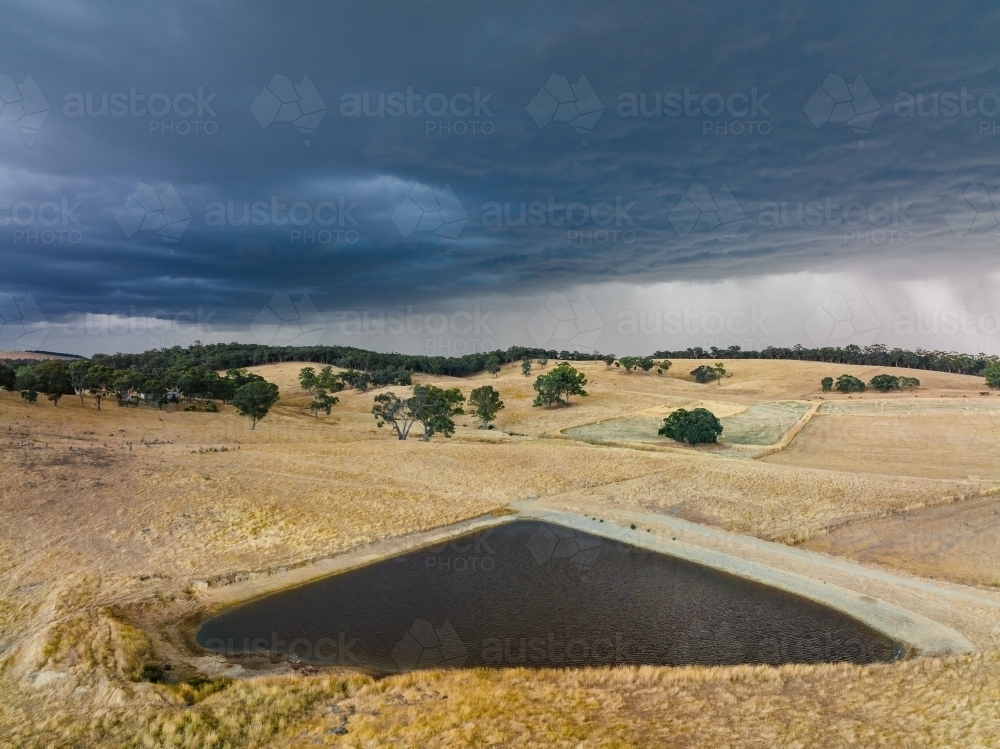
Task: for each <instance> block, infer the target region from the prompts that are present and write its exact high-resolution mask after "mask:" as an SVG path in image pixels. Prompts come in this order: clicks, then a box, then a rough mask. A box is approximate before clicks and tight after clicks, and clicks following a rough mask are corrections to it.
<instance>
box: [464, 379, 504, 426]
mask: <svg viewBox="0 0 1000 749" xmlns="http://www.w3.org/2000/svg"><path fill="white" fill-rule="evenodd" d="M469 405H470V406H472V407H473V408H474V409H475V414H476V416H478V417H479V420H480V421H481V422H482V428H483V429H489V428H490V422H491V421H493V419H495V418H496V415H497V413H499V412H500V410H501V409H502V408H503V401H502V400H500V393H498V392H497V391H496V390H494V389H493V387H492V386H491V385H483V386H482V387H481V388H476V389H475V390H473V391H472V392H471V393H469Z"/></svg>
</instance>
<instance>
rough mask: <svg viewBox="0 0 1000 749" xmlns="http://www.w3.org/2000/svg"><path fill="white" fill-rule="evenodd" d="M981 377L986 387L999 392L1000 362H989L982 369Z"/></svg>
mask: <svg viewBox="0 0 1000 749" xmlns="http://www.w3.org/2000/svg"><path fill="white" fill-rule="evenodd" d="M983 377H984V378H986V387H988V388H990V389H991V390H1000V361H991V362H990V363H989V364H987V365H986V366H985V367H983Z"/></svg>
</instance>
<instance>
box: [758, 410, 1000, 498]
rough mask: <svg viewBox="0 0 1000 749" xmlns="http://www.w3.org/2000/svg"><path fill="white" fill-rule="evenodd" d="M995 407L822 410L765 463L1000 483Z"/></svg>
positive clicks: (999, 435) (998, 423)
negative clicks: (849, 412)
mask: <svg viewBox="0 0 1000 749" xmlns="http://www.w3.org/2000/svg"><path fill="white" fill-rule="evenodd" d="M983 400H985V399H983ZM990 405H994V404H993V403H991V404H990ZM995 405H996V409H997V410H996V412H995V413H962V414H955V413H952V414H948V413H941V414H935V413H921V414H912V415H896V414H885V415H864V416H861V415H859V416H846V415H826V414H823V413H822V412H820V413H819V414H817V415H816V416H814V417H813V418H812V420H811V421H810V422H809V424H807V425H806V427H805V429H804V430H803V431H802V432H801V433H800V434H799V435H798V437H796V438H795V440H794V441H793V442H792V443H791V445H789V446H788V448H787V449H785V450H784V451H782V452H780V453H776V454H774V455H771V456H768V457H766V458H764V460H765V461H766V462H769V463H779V464H782V465H789V466H807V467H824V468H833V469H836V470H842V471H861V472H867V473H882V474H898V475H901V476H922V477H928V478H931V477H940V476H954V477H956V478H958V477H967V476H975V477H978V478H981V479H983V480H992V481H994V482H995V481H996V480H1000V460H997V455H998V452H1000V399H998V400H997V402H996V403H995Z"/></svg>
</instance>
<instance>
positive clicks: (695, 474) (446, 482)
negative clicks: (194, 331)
mask: <svg viewBox="0 0 1000 749" xmlns="http://www.w3.org/2000/svg"><path fill="white" fill-rule="evenodd" d="M697 364H698V362H692V361H687V362H676V363H675V366H676V369H678V370H679V371H680V372H681V373H684V372H686V371H688V370H689V369H692V368H693V367H694V366H696V365H697ZM726 364H727V368H728V369H729V370H730V371H731V372H733V377H732V378H729V379H727V380H726V381H725V382H724V383H722V384H719V385H716V384H712V385H698V384H696V383H693V382H690V381H687V380H685V379H684V378H683V377H678V376H668V377H661V376H657V375H655V374H642V373H633V374H632V375H626V374H625V373H623V372H621V371H620V370H614V369H612V370H610V371H609V370H607V369H606V368H605V365H604V364H603V363H600V364H593V363H583V364H581V365H579V366H580V368H581V369H583V370H584V371H585V373H586V374H587V376H588V377H589V378H590V380H591V382H590V384H588V385H587V389H588V391H590V393H591V395H590V397H588V398H575V399H574V402H573V405H572V406H571V407H570V408H561V409H552V410H546V409H536V408H532V407H531V399H532V398H533V396H534V393H533V391H532V389H531V383H532V381H533V379H534V378H533V377H531V378H525V377H523V376H521V374H520V368H519V365H508V366H506V367H505V368H504V370H503V372H502V373H501V376H500V377H498V378H495V379H494V378H491V377H489V376H488V375H479V376H476V377H471V378H468V379H463V380H454V379H451V378H445V377H439V378H435V377H429V376H417V377H416V378H415V380H416V381H417V382H433V383H435V384H440V385H442V386H448V387H450V386H456V385H457V386H459V387H461V388H462V390H463V392H465V393H466V394H468V392H469V391H470V390H471V389H472V388H474V387H478V386H480V385H482V384H492V385H494V386H495V387H497V388H498V389H499V390H500V392H501V394H502V397H503V399H504V401H505V402H506V404H507V408H506V409H505V410H504V411H502V412H501V413H500V417H499V418H498V420H497V426H498V428H497V429H496V430H492V431H483V430H479V429H476V428H475V424H474V420H473V419H472V418H471V417H461V418H460V419H459V428H458V430H457V432H456V435H455V437H454V439H452V440H450V441H449V440H442V439H439V438H435V439H434V440H433V441H432V442H430V443H421V442H419V441H417V440H415V439H412V438H411V440H408V441H406V442H400V441H398V440H396V439H395V438H394V437H392V435H391V434H389V433H387V431H386V430H381V431H380V430H378V429H376V428H375V424H374V419H373V418H372V416H371V414H370V413H369V410H370V408H371V402H372V395H373V394H372V393H371V392H369V393H364V394H362V393H355V392H344V393H340V394H339V397H340V399H341V402H340V403H339V404H338V405H337V406H336V407H335V408H334V412H333V415H332V416H330V417H324V418H322V419H319V420H316V419H313V418H312V417H311V416H309V415H308V413H307V411H306V404H307V403H308V400H309V397H308V395H307V394H306V393H304V392H302V391H300V390H299V389H298V386H297V375H298V371H299V369H301V367H302V366H303V365H302V364H301V363H285V364H276V365H267V366H264V367H258V368H255V370H256V371H258V372H260V373H261V374H263V375H264V376H265V377H267V378H269V379H271V380H273V381H275V382H277V383H278V384H279V386H280V387H281V390H282V399H281V401H280V402H279V403H278V405H277V406H276V407H275V409H274V410H273V412H272V413H271V414H270V415H269V416H268V417H267V418H266V419H265V420H264V421H263V422H262V423H261V424H260V425H259V427H258V429H257V430H256V431H250V429H249V425H248V424H247V422H246V421H245V420H241V419H239V418H238V417H237V416H236V415H235V414H234V413H233V412H232V410H231V409H229V408H226V407H223V408H222V409H221V412H220V413H218V414H210V413H185V412H182V411H179V410H177V409H174V408H171V409H165V410H164V411H161V412H157V411H154V410H151V409H146V408H139V409H123V408H118V407H117V406H116V405H115V404H114V403H113V402H111V403H108V402H106V404H105V409H104V410H103V411H101V412H100V413H98V412H96V411H94V409H93V406H92V404H91V403H90V400H89V399H88V402H87V404H86V405H85V406H81V404H80V401H79V399H77V398H71V397H68V396H67V397H66V398H64V399H63V401H62V403H61V405H60V406H59V407H58V408H54V407H52V406H51V404H49V403H38V404H35V405H33V406H29V405H27V404H26V403H24V402H23V401H22V400H21V399H20V398H19V397H17V396H16V395H13V394H7V393H0V473H2V476H3V487H2V489H0V517H2V521H3V522H2V523H0V693H2V697H3V698H2V699H0V746H12V747H13V746H17V747H21V746H39V747H41V746H73V747H76V746H101V747H105V746H107V747H125V746H129V747H131V746H143V747H157V746H177V747H221V746H234V747H235V746H306V745H313V743H314V740H315V739H318V740H319V741H320V743H322V744H335V743H336V744H339V745H346V746H365V747H369V746H370V747H376V746H389V745H393V746H433V745H439V746H473V745H476V746H482V745H489V744H491V743H492V744H494V745H517V746H533V745H534V746H561V745H567V746H569V745H573V746H578V745H584V746H633V745H644V746H645V745H688V744H691V745H693V744H698V745H718V746H725V745H740V746H745V745H753V744H754V742H758V743H764V741H765V740H767V743H769V744H772V745H773V744H777V745H789V746H791V745H795V742H796V741H797V742H799V743H800V744H801V745H809V744H816V743H823V744H824V745H828V746H835V745H837V744H838V742H839V743H845V742H847V741H848V739H849V738H852V737H853V738H854V739H855V740H856V741H858V742H859V743H861V744H866V743H878V742H882V743H885V744H887V745H900V746H903V745H905V742H907V741H909V742H911V743H912V744H913V745H916V744H919V743H925V744H929V745H934V744H940V743H941V742H942V741H944V738H947V740H948V741H947V742H945V743H948V742H950V743H951V744H953V745H955V746H959V745H964V746H977V745H983V743H984V741H985V740H986V738H988V737H989V736H990V735H991V734H990V731H993V733H992V735H993V736H996V735H997V733H996V712H995V704H993V705H990V704H988V702H987V698H986V695H989V694H992V695H994V697H995V694H996V688H997V683H996V674H997V669H996V666H997V663H996V659H995V657H994V656H992V655H988V656H983V657H982V658H972V659H963V660H955V661H948V662H942V663H937V662H923V661H921V662H916V663H907V664H901V665H898V664H897V665H894V666H886V667H872V668H868V669H857V668H853V667H852V668H847V667H838V666H821V667H813V668H791V669H779V670H772V669H714V670H704V669H702V670H698V669H689V670H683V671H676V670H671V669H648V668H643V669H633V670H620V671H587V672H573V671H565V672H558V671H553V672H544V673H537V672H522V671H506V672H492V673H486V672H454V673H422V674H414V675H409V676H405V677H397V678H394V679H387V680H382V681H379V682H372V681H370V680H367V679H364V678H362V677H359V676H352V675H331V674H325V675H313V676H309V675H303V674H299V675H284V676H280V677H278V676H272V677H263V678H257V679H251V680H247V681H237V682H236V683H234V684H231V685H228V684H227V683H225V682H211V683H210V684H208V685H205V684H194V685H172V686H163V685H151V684H148V683H137V682H134V681H133V679H134V678H135V676H136V675H137V673H139V672H140V671H141V670H142V667H143V666H144V665H145V664H146V663H147V662H149V661H151V660H156V661H159V660H162V659H164V658H168V657H169V658H170V659H174V658H175V657H179V654H180V655H183V653H182V649H183V648H182V643H179V642H177V641H176V638H173V639H172V637H171V636H170V635H169V633H166V630H164V631H161V630H160V629H159V628H160V627H161V626H162V625H163V624H164V623H165V622H171V621H174V622H175V621H176V620H177V619H178V618H179V617H183V616H185V615H188V614H191V613H192V612H195V611H197V610H198V607H199V599H198V593H197V590H198V588H199V587H200V584H202V583H203V582H205V581H208V582H211V583H212V584H216V583H219V584H222V583H225V582H226V581H229V580H233V579H237V578H239V577H241V576H246V575H251V574H257V573H260V574H267V573H269V572H273V571H280V570H281V569H283V568H287V567H292V566H296V565H301V564H305V563H307V562H309V561H310V560H314V559H317V558H320V557H325V556H330V555H332V554H337V553H340V552H346V551H349V550H352V549H357V548H359V547H361V546H363V545H365V544H368V543H371V542H374V541H378V540H380V539H384V538H387V537H393V536H401V535H405V534H408V533H413V532H416V531H421V530H426V529H430V528H434V527H438V526H443V525H447V524H450V523H453V522H456V521H458V520H462V519H466V518H470V517H475V516H477V515H481V514H485V513H489V512H491V511H496V510H498V509H499V508H502V507H503V506H504V505H506V504H507V503H508V502H511V501H513V500H519V499H527V498H531V497H546V498H548V499H550V500H553V501H557V502H559V503H561V504H564V505H567V506H573V505H574V503H576V504H583V503H584V502H586V503H588V507H605V508H616V507H630V508H631V507H641V508H660V509H667V508H670V509H671V510H672V511H674V512H676V513H678V514H680V515H681V516H682V517H688V518H690V519H695V520H699V521H703V522H710V523H713V524H716V525H720V526H722V527H726V528H730V529H734V530H738V531H740V532H744V533H749V534H752V535H758V536H762V537H767V538H802V537H805V536H808V535H809V534H810V533H814V532H815V531H817V530H818V529H821V528H824V527H828V526H831V525H837V524H840V523H843V522H847V521H850V520H852V519H858V518H862V517H867V516H871V515H881V514H884V513H886V512H890V511H892V510H898V509H901V508H904V507H908V506H913V505H919V504H934V503H937V502H941V501H945V500H947V501H951V500H952V499H953V498H954V497H956V496H971V495H974V494H975V493H976V492H978V491H980V490H981V489H982V488H983V486H984V485H988V482H985V479H986V478H987V476H988V475H990V474H988V472H987V471H985V470H980V471H978V473H979V474H982V475H983V478H984V481H983V482H979V481H969V480H966V478H965V474H966V473H976V472H974V471H964V464H963V463H961V459H960V458H957V457H954V456H952V457H948V456H938V458H940V459H936V460H935V463H934V465H935V466H936V468H935V470H932V471H928V473H927V474H922V475H924V478H916V477H913V478H900V477H886V476H880V475H877V474H878V471H879V466H878V465H877V464H875V462H874V461H870V462H869V463H867V464H865V467H867V468H868V469H869V470H868V471H865V470H863V469H862V468H859V467H858V466H849V465H847V464H842V463H838V462H837V461H838V460H839V459H838V458H836V455H834V457H833V458H831V460H830V461H828V462H827V463H822V462H819V463H817V466H816V467H807V468H802V467H798V466H792V465H778V464H775V463H764V462H760V461H747V460H743V461H735V460H724V459H720V458H718V457H715V456H713V455H711V454H699V452H698V451H688V452H686V453H655V452H642V451H637V450H627V449H611V448H604V447H594V446H591V445H586V444H583V443H578V442H573V441H570V440H566V439H549V438H545V437H543V435H551V434H554V433H557V432H559V431H560V430H562V429H565V428H566V427H569V426H573V425H578V424H583V423H587V422H592V421H596V420H599V419H603V418H614V417H620V416H625V415H628V414H634V413H639V412H646V413H650V412H659V413H666V412H667V411H669V409H670V408H672V407H677V406H680V405H685V404H691V403H695V402H703V401H713V402H716V403H718V404H720V405H719V406H718V408H719V410H720V412H721V411H722V410H723V409H728V412H733V413H735V412H737V411H739V410H741V409H742V407H743V406H746V405H748V404H751V403H754V402H760V401H771V400H781V399H786V398H796V399H810V398H814V397H818V392H817V391H818V389H819V388H818V382H819V379H820V377H822V376H824V375H826V374H830V375H832V376H836V375H837V374H840V373H841V372H842V371H854V372H856V373H857V374H858V376H861V377H863V378H864V379H868V378H869V377H870V376H871V374H874V373H875V371H874V370H873V371H871V372H866V371H865V370H866V368H851V367H843V366H837V367H831V366H829V365H817V364H811V363H788V362H753V361H746V362H727V363H726ZM549 366H550V367H551V366H552V365H549ZM536 374H537V371H536ZM917 376H919V377H920V378H921V379H922V380H923V381H924V383H925V385H927V386H928V392H927V394H930V393H931V392H933V393H934V394H936V395H955V396H958V397H960V396H961V395H962V394H967V395H969V396H970V397H972V396H973V395H974V394H975V393H976V391H977V388H978V387H980V382H981V381H979V380H978V379H977V378H963V377H960V376H957V375H943V374H937V373H924V372H921V373H917ZM392 389H393V390H396V391H397V392H400V393H404V392H406V391H407V388H392ZM924 394H925V393H924V391H921V396H922V397H923V395H924ZM829 418H835V417H829ZM836 418H841V417H836ZM843 418H855V417H843ZM859 418H860V417H859ZM879 418H882V417H879ZM900 418H901V417H900ZM935 418H936V417H935ZM417 429H418V430H419V427H418V428H417ZM508 433H515V435H513V436H512V435H511V434H508ZM518 435H524V436H518ZM802 436H803V435H800V436H799V438H796V441H794V442H793V443H792V448H794V447H795V446H796V444H797V441H798V439H800V438H801V437H802ZM960 442H961V439H960V438H958V439H956V440H953V443H954V444H959V443H960ZM949 444H952V443H949ZM792 448H789V449H792ZM790 454H792V455H793V456H794V453H790ZM817 460H818V459H817ZM956 466H958V467H962V468H963V471H962V472H961V473H957V474H956V473H955V469H956ZM829 467H840V468H843V469H845V470H825V469H826V468H829ZM900 558H901V557H900ZM900 564H901V566H903V568H907V567H906V564H904V563H902V562H901V563H900ZM935 564H939V565H945V566H947V565H948V564H950V559H949V557H948V556H947V554H945V553H942V555H941V556H940V558H939V559H938V560H937V561H936V562H935ZM921 574H924V573H923V572H922V573H921ZM143 612H145V613H143ZM163 648H167V649H168V650H167V651H164V650H163ZM956 683H957V684H958V687H956V686H955V684H956ZM991 690H992V691H991ZM397 693H400V694H402V695H403V696H402V702H401V701H400V698H399V697H397V696H394V695H396V694H397ZM444 694H447V695H448V700H444V699H439V696H442V695H444ZM421 695H424V696H421ZM435 695H439V696H435ZM872 695H874V698H873V697H872ZM418 697H419V707H418V705H417V704H416V702H417V700H418ZM866 699H867V701H866ZM893 699H895V704H893ZM962 700H965V702H962ZM335 703H342V704H343V707H342V708H339V709H342V710H345V711H347V710H349V709H350V708H351V707H353V708H354V710H355V713H354V714H353V717H351V718H350V720H349V722H350V725H351V728H350V730H351V733H350V734H348V735H347V736H343V737H336V736H335V735H334V734H329V733H327V731H328V730H329V728H330V727H331V726H333V725H338V723H336V722H333V723H331V722H330V721H332V720H336V721H339V720H340V718H339V717H336V718H335V719H334V717H333V716H334V715H337V716H340V715H342V714H343V713H337V714H334V713H332V712H330V710H329V709H328V706H329V705H330V704H335ZM411 703H413V704H411ZM376 712H377V714H376ZM871 725H875V726H878V728H877V729H875V730H876V733H874V734H872V733H866V731H868V730H869V729H868V728H867V727H866V726H871ZM303 732H305V733H303ZM984 737H986V738H984Z"/></svg>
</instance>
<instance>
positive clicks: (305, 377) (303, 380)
mask: <svg viewBox="0 0 1000 749" xmlns="http://www.w3.org/2000/svg"><path fill="white" fill-rule="evenodd" d="M299 385H300V386H301V387H302V389H303V390H305V391H306V392H307V393H309V395H312V394H313V391H314V390H316V370H315V368H313V367H303V368H302V369H300V370H299Z"/></svg>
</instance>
